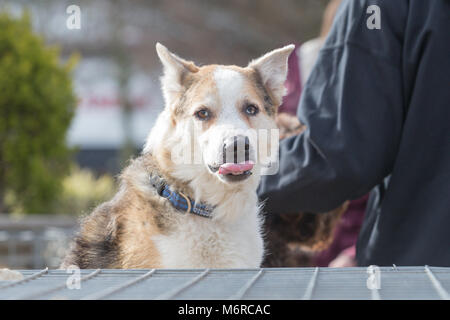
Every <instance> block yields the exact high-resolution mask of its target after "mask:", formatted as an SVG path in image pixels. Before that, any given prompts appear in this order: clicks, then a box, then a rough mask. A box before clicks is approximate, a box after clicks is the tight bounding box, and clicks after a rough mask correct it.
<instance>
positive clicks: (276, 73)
mask: <svg viewBox="0 0 450 320" xmlns="http://www.w3.org/2000/svg"><path fill="white" fill-rule="evenodd" d="M294 48H295V46H294V45H293V44H290V45H288V46H285V47H283V48H280V49H276V50H273V51H271V52H269V53H266V54H265V55H263V56H262V57H260V58H258V59H256V60H253V61H251V62H250V63H249V65H248V67H250V68H253V69H255V70H256V71H257V72H258V73H259V75H260V76H261V80H262V82H263V84H264V86H265V87H266V88H267V89H269V90H270V92H271V93H272V95H273V97H274V98H275V99H276V102H277V104H281V100H282V98H283V96H284V95H285V93H286V89H285V87H284V82H285V81H286V77H287V72H288V58H289V55H290V54H291V52H292V51H293V50H294Z"/></svg>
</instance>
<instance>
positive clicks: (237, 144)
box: [223, 135, 250, 163]
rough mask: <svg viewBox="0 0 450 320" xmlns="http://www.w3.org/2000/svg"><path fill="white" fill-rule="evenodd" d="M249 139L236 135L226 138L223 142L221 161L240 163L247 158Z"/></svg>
mask: <svg viewBox="0 0 450 320" xmlns="http://www.w3.org/2000/svg"><path fill="white" fill-rule="evenodd" d="M249 153H250V140H249V139H248V137H247V136H243V135H238V136H234V137H232V138H231V139H226V140H225V141H224V144H223V163H231V162H234V163H242V162H244V161H248V160H249Z"/></svg>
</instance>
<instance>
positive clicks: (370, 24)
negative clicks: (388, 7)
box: [366, 4, 381, 30]
mask: <svg viewBox="0 0 450 320" xmlns="http://www.w3.org/2000/svg"><path fill="white" fill-rule="evenodd" d="M366 13H367V14H370V16H369V17H368V18H367V21H366V26H367V29H369V30H373V29H377V30H380V29H381V9H380V7H379V6H377V5H375V4H373V5H371V6H368V7H367V10H366Z"/></svg>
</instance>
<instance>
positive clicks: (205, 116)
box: [195, 109, 210, 120]
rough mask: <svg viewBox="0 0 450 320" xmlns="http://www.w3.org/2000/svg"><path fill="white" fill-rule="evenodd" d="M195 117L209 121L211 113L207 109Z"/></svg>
mask: <svg viewBox="0 0 450 320" xmlns="http://www.w3.org/2000/svg"><path fill="white" fill-rule="evenodd" d="M195 116H196V117H197V118H198V119H199V120H208V119H209V117H210V114H209V111H208V110H206V109H202V110H199V111H197V112H196V113H195Z"/></svg>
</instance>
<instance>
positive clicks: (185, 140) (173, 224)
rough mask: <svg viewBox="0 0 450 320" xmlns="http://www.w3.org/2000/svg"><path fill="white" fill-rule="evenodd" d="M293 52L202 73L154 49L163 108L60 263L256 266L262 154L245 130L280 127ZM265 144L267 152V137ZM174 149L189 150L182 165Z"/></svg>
mask: <svg viewBox="0 0 450 320" xmlns="http://www.w3.org/2000/svg"><path fill="white" fill-rule="evenodd" d="M293 49H294V46H293V45H288V46H286V47H284V48H281V49H277V50H274V51H272V52H269V53H267V54H266V55H264V56H262V57H260V58H258V59H256V60H254V61H252V62H250V64H249V65H248V66H247V67H244V68H242V67H237V66H223V65H206V66H202V67H199V66H196V65H195V64H194V63H192V62H189V61H186V60H184V59H182V58H180V57H178V56H176V55H175V54H173V53H171V52H170V51H169V50H168V49H167V48H166V47H164V46H163V45H161V44H157V45H156V50H157V53H158V56H159V58H160V60H161V62H162V64H163V66H164V75H163V77H162V78H161V82H162V91H163V94H164V99H165V104H166V105H165V108H164V110H163V111H162V113H161V114H160V116H159V117H158V119H157V121H156V124H155V126H154V128H153V129H152V131H151V133H150V134H149V137H148V140H147V142H146V145H145V147H144V150H143V153H142V155H141V156H140V157H138V158H136V159H134V160H132V161H131V164H130V165H129V166H128V167H127V168H126V169H125V170H124V171H123V172H122V174H121V176H120V188H119V191H118V192H117V194H116V195H115V196H114V198H113V199H112V200H110V201H109V202H106V203H103V204H102V205H100V206H99V207H97V208H96V209H95V210H94V211H93V212H92V213H91V214H90V215H89V216H87V217H86V218H84V220H83V221H82V224H81V230H80V232H79V234H78V235H77V236H76V238H75V239H74V242H73V244H72V247H71V249H70V252H69V253H68V255H67V256H66V258H65V260H64V262H63V264H62V266H61V267H62V268H67V267H68V266H70V265H76V266H78V267H80V268H126V269H131V268H133V269H135V268H136V269H137V268H252V267H259V266H260V265H261V263H262V261H263V257H264V244H263V236H262V234H263V230H262V223H263V219H262V218H261V216H260V206H259V203H258V198H257V195H256V188H257V186H258V183H259V179H260V171H261V169H262V168H261V165H260V162H259V161H257V159H262V158H264V155H261V154H259V149H260V148H258V145H257V143H260V142H255V141H254V139H250V138H249V137H248V136H247V135H246V132H249V130H250V131H251V130H259V129H264V130H268V129H274V128H276V127H277V124H276V114H277V107H278V106H279V105H280V103H281V100H282V97H283V95H284V92H285V88H284V81H285V79H286V74H287V59H288V56H289V54H290V53H291V51H292V50H293ZM265 143H266V146H265V147H267V148H270V147H271V145H270V144H271V143H270V139H267V141H266V142H265ZM237 145H239V146H243V150H244V152H243V157H241V155H237V150H238V149H239V150H241V149H240V148H237ZM175 150H184V151H185V150H189V152H188V154H187V157H186V153H185V154H184V158H183V159H184V161H178V160H179V159H178V158H177V159H178V160H174V159H175V158H174V151H175ZM195 150H197V151H198V154H199V155H200V156H198V154H196V153H195ZM230 154H231V158H230ZM195 157H197V160H198V161H194V160H193V158H195ZM230 159H231V160H230ZM178 200H185V202H184V204H185V205H186V207H187V208H186V209H184V208H183V206H180V205H179V204H180V201H178ZM194 208H206V210H205V211H202V210H200V211H197V212H196V211H195V209H194ZM189 212H191V213H189ZM196 213H197V214H196ZM199 213H200V214H199ZM205 216H207V217H205Z"/></svg>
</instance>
